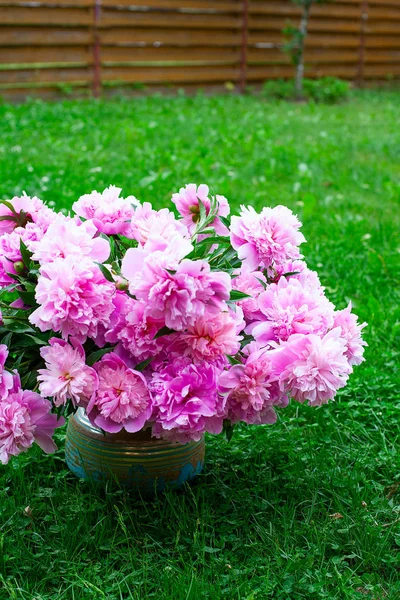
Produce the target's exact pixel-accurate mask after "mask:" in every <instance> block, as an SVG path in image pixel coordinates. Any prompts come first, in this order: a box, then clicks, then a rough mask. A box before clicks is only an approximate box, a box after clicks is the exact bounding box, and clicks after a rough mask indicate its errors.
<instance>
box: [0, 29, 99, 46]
mask: <svg viewBox="0 0 400 600" xmlns="http://www.w3.org/2000/svg"><path fill="white" fill-rule="evenodd" d="M92 40H93V35H92V32H91V31H90V30H88V29H75V28H74V29H67V28H66V29H64V28H48V29H47V28H46V29H44V30H43V29H42V28H37V29H34V28H31V27H2V28H1V29H0V47H1V46H12V47H15V48H17V47H19V46H21V47H25V48H27V47H30V48H32V47H36V46H63V47H69V46H83V45H85V44H88V45H90V44H91V43H92Z"/></svg>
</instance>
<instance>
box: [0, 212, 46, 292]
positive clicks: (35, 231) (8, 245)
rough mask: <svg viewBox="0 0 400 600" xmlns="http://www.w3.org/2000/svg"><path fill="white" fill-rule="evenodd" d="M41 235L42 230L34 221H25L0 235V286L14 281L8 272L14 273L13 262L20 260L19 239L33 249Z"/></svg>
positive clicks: (29, 248)
mask: <svg viewBox="0 0 400 600" xmlns="http://www.w3.org/2000/svg"><path fill="white" fill-rule="evenodd" d="M42 237H43V231H42V230H41V229H40V227H39V226H38V225H36V224H35V223H27V224H26V226H25V227H16V228H15V229H14V230H13V231H12V232H11V233H4V234H3V235H1V236H0V287H5V286H7V285H10V284H11V283H15V279H13V278H12V277H10V276H9V273H11V274H12V275H15V273H16V271H15V268H14V263H15V262H19V261H22V255H21V250H20V248H21V239H22V241H23V242H24V244H25V245H26V246H27V248H28V250H30V251H31V252H33V251H34V248H35V246H36V243H37V242H38V241H40V240H41V239H42Z"/></svg>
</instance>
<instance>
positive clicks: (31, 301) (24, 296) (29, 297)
mask: <svg viewBox="0 0 400 600" xmlns="http://www.w3.org/2000/svg"><path fill="white" fill-rule="evenodd" d="M17 293H18V296H19V297H20V298H21V300H23V302H24V304H26V305H27V306H32V307H36V306H38V304H37V303H36V300H35V293H34V292H24V291H23V290H17Z"/></svg>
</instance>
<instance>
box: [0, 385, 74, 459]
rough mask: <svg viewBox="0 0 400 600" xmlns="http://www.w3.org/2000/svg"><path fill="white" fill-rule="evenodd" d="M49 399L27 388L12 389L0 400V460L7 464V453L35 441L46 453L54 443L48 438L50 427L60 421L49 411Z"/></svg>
mask: <svg viewBox="0 0 400 600" xmlns="http://www.w3.org/2000/svg"><path fill="white" fill-rule="evenodd" d="M50 410H51V402H49V400H45V399H44V398H42V397H41V396H39V394H36V393H35V392H31V391H30V390H21V389H19V390H18V391H15V392H13V393H11V394H9V395H8V396H7V397H6V398H3V399H2V400H1V402H0V462H2V463H3V464H7V463H8V461H9V459H10V456H17V455H18V454H20V453H21V452H24V451H25V450H27V449H28V448H30V447H31V446H32V444H33V443H34V442H36V443H37V444H38V446H40V447H41V448H42V450H44V452H46V453H50V452H54V451H55V450H57V446H56V445H55V443H54V442H53V440H52V437H53V435H54V429H55V428H56V427H60V425H63V424H64V419H58V420H57V416H56V415H52V414H51V413H50Z"/></svg>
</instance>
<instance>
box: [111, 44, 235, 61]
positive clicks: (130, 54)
mask: <svg viewBox="0 0 400 600" xmlns="http://www.w3.org/2000/svg"><path fill="white" fill-rule="evenodd" d="M101 59H102V62H103V63H104V62H114V63H117V62H118V63H124V62H130V63H132V62H137V63H140V62H153V63H154V62H168V61H169V62H186V63H191V62H203V63H204V62H207V63H238V62H239V59H240V50H239V48H233V47H232V48H215V47H209V46H203V47H202V46H195V47H193V48H191V49H190V52H188V51H187V48H182V47H180V48H179V47H177V48H171V47H168V46H160V47H158V48H154V47H152V46H149V47H145V48H132V47H128V48H127V47H110V46H104V47H103V49H102V51H101Z"/></svg>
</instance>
